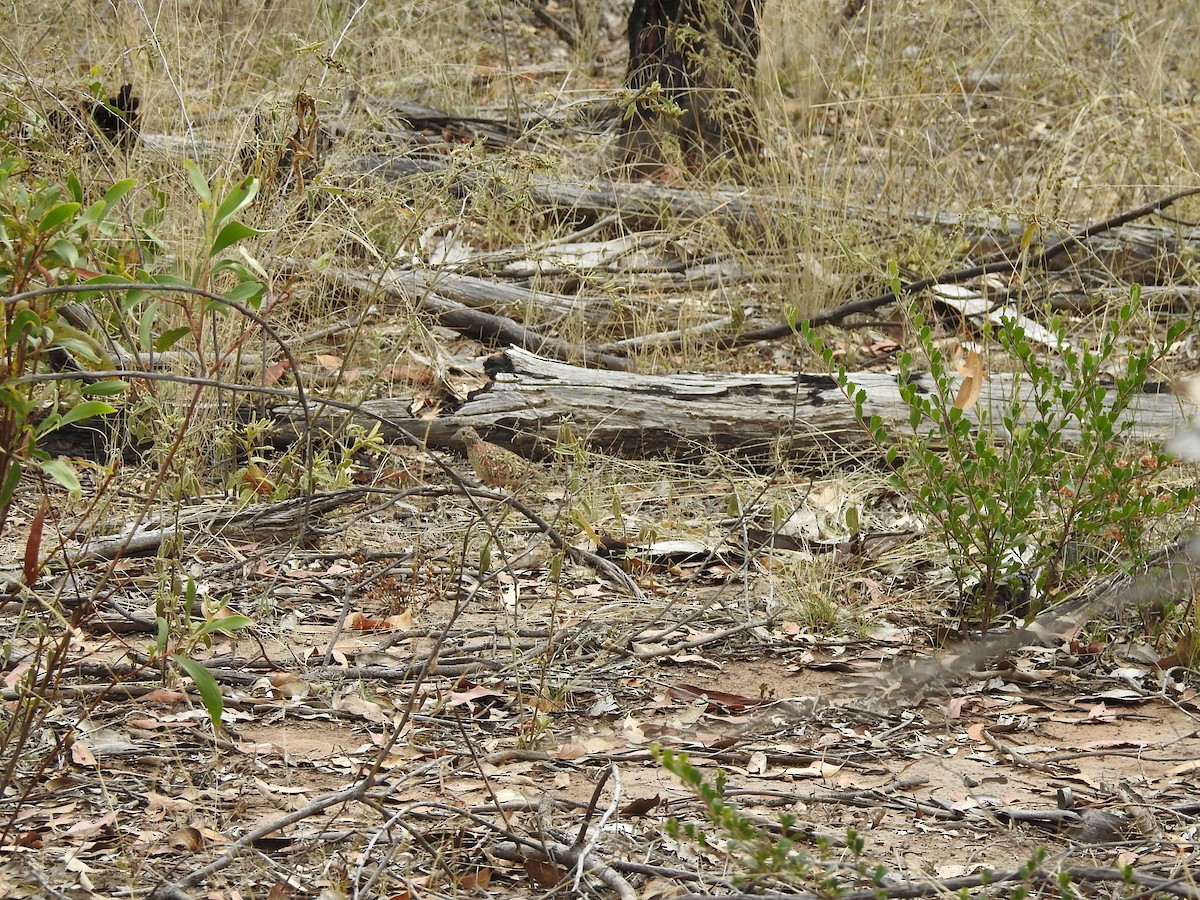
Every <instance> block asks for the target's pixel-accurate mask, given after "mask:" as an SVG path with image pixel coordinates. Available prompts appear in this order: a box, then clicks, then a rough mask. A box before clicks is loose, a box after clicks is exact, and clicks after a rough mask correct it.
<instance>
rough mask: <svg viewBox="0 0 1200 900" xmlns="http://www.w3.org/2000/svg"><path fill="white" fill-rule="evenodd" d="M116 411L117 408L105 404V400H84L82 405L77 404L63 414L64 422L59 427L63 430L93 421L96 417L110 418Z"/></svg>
mask: <svg viewBox="0 0 1200 900" xmlns="http://www.w3.org/2000/svg"><path fill="white" fill-rule="evenodd" d="M116 411H117V408H116V407H115V406H113V405H111V404H109V403H105V402H104V401H103V400H84V401H83V402H82V403H76V404H75V405H74V406H73V407H71V408H70V409H69V410H67V411H66V413H64V414H63V417H62V421H61V422H59V423H58V427H59V428H62V427H64V426H66V425H71V424H73V423H74V422H82V421H83V420H84V419H91V418H94V417H96V416H109V415H112V414H113V413H115V412H116Z"/></svg>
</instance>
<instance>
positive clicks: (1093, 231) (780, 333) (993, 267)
mask: <svg viewBox="0 0 1200 900" xmlns="http://www.w3.org/2000/svg"><path fill="white" fill-rule="evenodd" d="M1193 194H1200V188H1188V189H1187V190H1183V191H1177V192H1176V193H1174V194H1170V195H1169V196H1166V197H1163V198H1161V199H1159V200H1155V201H1154V202H1153V203H1147V204H1146V205H1145V206H1139V207H1138V208H1137V209H1135V210H1132V211H1130V212H1125V213H1120V214H1119V215H1116V216H1113V217H1112V218H1110V219H1105V220H1104V221H1102V222H1097V223H1095V224H1092V225H1089V226H1087V227H1086V228H1083V229H1080V230H1079V231H1073V232H1071V233H1070V234H1068V235H1067V236H1066V237H1064V238H1061V239H1059V240H1057V241H1055V242H1054V243H1052V244H1050V245H1049V246H1047V247H1043V248H1042V249H1041V250H1040V251H1039V252H1038V253H1037V254H1036V255H1034V257H1033V258H1032V259H1030V260H1029V261H1028V265H1029V267H1030V268H1042V267H1044V266H1045V265H1046V263H1048V262H1049V261H1050V260H1051V259H1053V258H1054V257H1055V256H1057V255H1058V254H1059V253H1061V252H1062V251H1063V250H1065V249H1067V248H1069V247H1072V246H1075V245H1078V244H1082V243H1083V242H1084V241H1085V240H1087V239H1088V238H1090V237H1095V236H1096V235H1098V234H1102V233H1103V232H1105V231H1111V230H1112V229H1114V228H1117V227H1119V226H1121V225H1125V224H1126V223H1128V222H1132V221H1134V220H1135V219H1140V218H1142V217H1144V216H1148V215H1152V214H1153V213H1156V212H1159V211H1161V210H1164V209H1166V208H1167V207H1168V206H1170V205H1171V204H1173V203H1175V202H1176V201H1177V200H1182V199H1183V198H1185V197H1190V196H1192V195H1193ZM1021 264H1022V261H1021V258H1020V257H1019V256H1018V257H1017V258H1016V259H993V260H990V261H988V262H984V263H980V264H979V265H975V266H969V267H967V268H965V269H957V270H954V271H950V272H942V273H941V274H939V275H933V276H930V277H929V278H921V279H918V280H917V281H910V282H908V283H907V284H902V285H901V286H900V294H901V295H903V296H909V295H912V294H916V293H919V292H920V291H923V290H925V289H926V288H930V287H934V286H936V285H939V284H959V283H961V282H963V281H968V280H970V279H972V278H979V277H981V276H983V275H995V274H1000V273H1005V274H1009V273H1012V272H1015V271H1016V270H1017V268H1018V267H1019V266H1020V265H1021ZM896 299H897V298H896V295H895V294H893V293H892V292H891V291H889V292H888V293H886V294H880V295H878V296H876V297H868V298H865V299H862V300H852V301H851V302H849V303H843V304H842V305H841V306H839V307H836V308H835V309H831V310H827V311H826V312H823V313H817V314H816V315H814V316H810V317H809V318H808V322H809V324H811V325H834V324H839V323H841V322H842V320H844V319H846V318H847V317H848V316H852V315H854V314H855V313H865V312H874V311H875V310H876V309H878V308H879V307H881V306H886V305H887V304H888V303H892V302H894V301H895V300H896ZM795 330H796V329H795V328H794V327H793V326H792V325H790V324H788V323H787V322H781V323H780V324H778V325H771V326H768V327H766V328H756V329H754V330H752V331H743V332H741V333H740V334H733V335H729V336H728V337H727V338H725V339H724V340H722V341H719V342H718V343H717V346H718V347H721V348H723V349H728V348H733V347H743V346H745V345H747V344H755V343H759V342H761V341H773V340H778V339H779V338H782V337H787V336H788V335H790V334H794V333H795Z"/></svg>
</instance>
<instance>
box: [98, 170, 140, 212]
mask: <svg viewBox="0 0 1200 900" xmlns="http://www.w3.org/2000/svg"><path fill="white" fill-rule="evenodd" d="M136 184H137V179H135V178H122V179H121V180H120V181H118V182H117V183H116V184H114V185H113V186H112V187H110V188H109V189H108V190H107V191H105V192H104V212H105V214H106V215H107V213H108V211H109V210H110V209H112V208H113V207H114V206H116V205H117V204H118V203H119V202H120V201H121V198H122V197H124V196H125V195H126V194H128V193H129V192H130V191H131V190H133V188H134V186H135V185H136Z"/></svg>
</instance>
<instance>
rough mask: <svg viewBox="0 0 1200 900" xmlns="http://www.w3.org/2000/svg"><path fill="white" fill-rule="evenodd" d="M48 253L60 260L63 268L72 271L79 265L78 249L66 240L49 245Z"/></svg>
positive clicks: (60, 239) (61, 239)
mask: <svg viewBox="0 0 1200 900" xmlns="http://www.w3.org/2000/svg"><path fill="white" fill-rule="evenodd" d="M50 252H51V253H53V254H54V255H55V256H57V257H58V258H59V259H61V260H62V262H63V265H65V266H68V267H70V268H72V269H74V268H76V267H77V266H78V265H79V248H78V247H77V246H76V245H75V243H74V242H72V241H68V240H67V239H66V238H59V239H58V240H57V241H55V242H54V243H53V244H51V245H50Z"/></svg>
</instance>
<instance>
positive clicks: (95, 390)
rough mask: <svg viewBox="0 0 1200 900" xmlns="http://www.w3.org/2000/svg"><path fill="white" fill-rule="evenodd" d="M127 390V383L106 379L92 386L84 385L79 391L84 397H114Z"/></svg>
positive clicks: (115, 379) (116, 379) (118, 379)
mask: <svg viewBox="0 0 1200 900" xmlns="http://www.w3.org/2000/svg"><path fill="white" fill-rule="evenodd" d="M127 390H129V382H128V381H122V380H121V379H120V378H106V379H104V380H103V381H97V382H94V383H93V384H85V385H84V386H83V387H82V388H81V389H80V393H82V394H83V395H84V396H85V397H115V396H116V395H118V394H123V393H125V392H126V391H127Z"/></svg>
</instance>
